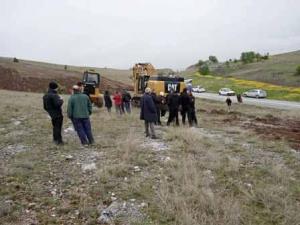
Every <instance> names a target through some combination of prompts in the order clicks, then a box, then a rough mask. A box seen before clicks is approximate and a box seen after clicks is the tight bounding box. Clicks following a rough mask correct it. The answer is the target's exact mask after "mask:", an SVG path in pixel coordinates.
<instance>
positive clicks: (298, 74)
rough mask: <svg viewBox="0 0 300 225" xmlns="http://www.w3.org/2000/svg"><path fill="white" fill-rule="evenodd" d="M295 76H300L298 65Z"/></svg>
mask: <svg viewBox="0 0 300 225" xmlns="http://www.w3.org/2000/svg"><path fill="white" fill-rule="evenodd" d="M295 75H297V76H300V65H299V66H297V68H296V73H295Z"/></svg>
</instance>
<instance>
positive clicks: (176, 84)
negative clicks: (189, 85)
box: [132, 63, 186, 106]
mask: <svg viewBox="0 0 300 225" xmlns="http://www.w3.org/2000/svg"><path fill="white" fill-rule="evenodd" d="M132 71H133V76H132V79H133V86H134V95H133V98H132V101H133V105H135V106H139V105H140V99H141V96H142V95H143V94H144V92H145V89H146V87H149V88H151V90H152V91H154V92H155V93H156V95H159V94H160V92H164V93H165V95H166V94H168V93H170V91H171V90H172V91H174V92H176V93H180V92H182V91H183V89H184V88H185V87H186V85H185V83H184V78H183V77H174V76H158V75H157V71H156V69H155V68H154V66H153V65H152V64H151V63H137V64H135V65H134V67H133V69H132Z"/></svg>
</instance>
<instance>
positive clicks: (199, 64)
mask: <svg viewBox="0 0 300 225" xmlns="http://www.w3.org/2000/svg"><path fill="white" fill-rule="evenodd" d="M204 64H205V62H204V61H203V60H201V59H200V60H199V61H198V63H197V66H199V67H201V66H202V65H204Z"/></svg>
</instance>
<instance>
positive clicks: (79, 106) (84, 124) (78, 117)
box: [67, 85, 94, 145]
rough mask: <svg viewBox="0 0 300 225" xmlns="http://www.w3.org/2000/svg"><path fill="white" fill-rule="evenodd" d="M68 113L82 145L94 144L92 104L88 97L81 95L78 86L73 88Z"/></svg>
mask: <svg viewBox="0 0 300 225" xmlns="http://www.w3.org/2000/svg"><path fill="white" fill-rule="evenodd" d="M67 113H68V117H69V118H70V119H71V121H72V122H73V125H74V127H75V130H76V132H77V134H78V137H79V139H80V141H81V144H82V145H88V144H93V143H94V138H93V134H92V129H91V122H90V115H91V114H92V103H91V101H90V98H89V97H88V96H87V95H85V94H83V93H81V91H80V88H79V86H78V85H74V86H73V95H72V96H71V97H70V99H69V101H68V110H67Z"/></svg>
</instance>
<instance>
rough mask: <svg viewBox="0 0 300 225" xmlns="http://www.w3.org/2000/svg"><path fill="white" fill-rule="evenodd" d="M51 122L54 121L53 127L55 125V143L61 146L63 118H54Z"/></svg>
mask: <svg viewBox="0 0 300 225" xmlns="http://www.w3.org/2000/svg"><path fill="white" fill-rule="evenodd" d="M51 121H52V125H53V141H54V142H55V143H56V144H61V143H62V142H63V140H62V136H61V128H62V124H63V116H59V117H55V118H52V119H51Z"/></svg>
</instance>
